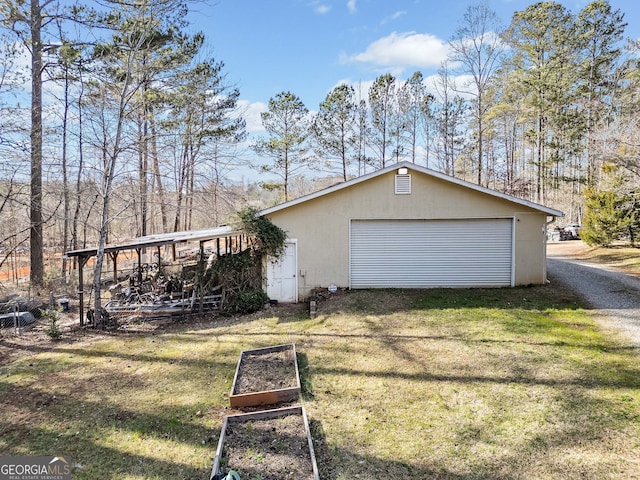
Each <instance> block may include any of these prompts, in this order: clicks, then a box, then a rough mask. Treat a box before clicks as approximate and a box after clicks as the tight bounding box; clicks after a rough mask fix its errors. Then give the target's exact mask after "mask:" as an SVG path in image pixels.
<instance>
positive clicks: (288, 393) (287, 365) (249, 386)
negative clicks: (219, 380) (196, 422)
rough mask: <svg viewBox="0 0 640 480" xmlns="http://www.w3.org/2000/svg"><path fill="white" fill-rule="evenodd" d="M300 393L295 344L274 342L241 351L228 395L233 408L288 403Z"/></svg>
mask: <svg viewBox="0 0 640 480" xmlns="http://www.w3.org/2000/svg"><path fill="white" fill-rule="evenodd" d="M299 396H300V374H299V372H298V360H297V358H296V347H295V345H294V344H292V343H291V344H286V345H276V346H273V347H266V348H260V349H256V350H245V351H243V352H242V353H241V354H240V360H239V361H238V366H237V367H236V374H235V377H234V379H233V385H232V387H231V394H230V395H229V403H230V404H231V406H232V407H234V408H238V407H254V406H258V405H272V404H276V403H280V402H291V401H294V400H296V399H298V397H299Z"/></svg>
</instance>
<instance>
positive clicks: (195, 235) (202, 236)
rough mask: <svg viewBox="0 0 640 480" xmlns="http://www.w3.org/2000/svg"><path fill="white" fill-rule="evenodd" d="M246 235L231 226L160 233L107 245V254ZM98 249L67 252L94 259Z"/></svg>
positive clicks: (71, 255)
mask: <svg viewBox="0 0 640 480" xmlns="http://www.w3.org/2000/svg"><path fill="white" fill-rule="evenodd" d="M241 233H244V232H243V231H242V230H241V229H238V228H233V227H230V226H222V227H215V228H205V229H203V230H187V231H184V232H170V233H158V234H155V235H146V236H144V237H138V238H132V239H131V240H128V241H126V242H123V243H118V244H114V245H107V246H106V247H105V249H104V251H105V252H107V253H108V252H119V251H120V250H137V249H139V248H150V247H160V246H163V245H172V244H176V243H184V242H204V241H207V240H215V239H216V238H223V237H228V236H231V235H238V234H241ZM97 251H98V249H97V248H84V249H80V250H72V251H69V252H66V253H65V255H66V256H68V257H92V256H94V255H96V253H97Z"/></svg>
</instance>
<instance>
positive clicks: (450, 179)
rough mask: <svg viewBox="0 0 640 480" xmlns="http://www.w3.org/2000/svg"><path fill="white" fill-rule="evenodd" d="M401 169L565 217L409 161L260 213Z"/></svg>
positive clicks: (554, 215)
mask: <svg viewBox="0 0 640 480" xmlns="http://www.w3.org/2000/svg"><path fill="white" fill-rule="evenodd" d="M399 168H407V169H409V170H413V171H416V172H420V173H423V174H425V175H429V176H431V177H434V178H437V179H439V180H444V181H445V182H450V183H453V184H454V185H459V186H462V187H466V188H470V189H471V190H476V191H478V192H482V193H485V194H487V195H491V196H493V197H496V198H500V199H502V200H507V201H509V202H512V203H516V204H519V205H523V206H525V207H528V208H532V209H534V210H538V211H539V212H542V213H546V214H547V215H550V216H553V217H564V213H562V212H561V211H560V210H555V209H553V208H549V207H545V206H544V205H539V204H537V203H533V202H529V201H528V200H522V199H521V198H517V197H514V196H511V195H507V194H506V193H501V192H498V191H496V190H491V189H490V188H486V187H483V186H481V185H476V184H475V183H470V182H466V181H464V180H461V179H459V178H455V177H451V176H449V175H445V174H444V173H440V172H436V171H435V170H431V169H430V168H426V167H421V166H420V165H416V164H415V163H411V162H407V161H404V162H399V163H395V164H393V165H389V166H388V167H385V168H381V169H380V170H376V171H375V172H371V173H368V174H366V175H362V176H361V177H356V178H354V179H351V180H349V181H347V182H342V183H339V184H337V185H333V186H331V187H329V188H325V189H323V190H319V191H317V192H314V193H310V194H309V195H304V196H302V197H299V198H296V199H294V200H289V201H288V202H284V203H281V204H279V205H275V206H273V207H270V208H265V209H264V210H262V211H260V215H269V214H271V213H275V212H278V211H280V210H284V209H285V208H289V207H293V206H294V205H299V204H301V203H304V202H308V201H309V200H313V199H314V198H319V197H323V196H325V195H329V194H330V193H333V192H337V191H338V190H342V189H344V188H349V187H351V186H353V185H357V184H358V183H361V182H366V181H367V180H370V179H372V178H375V177H379V176H380V175H385V174H387V173H389V172H392V171H394V170H397V169H399Z"/></svg>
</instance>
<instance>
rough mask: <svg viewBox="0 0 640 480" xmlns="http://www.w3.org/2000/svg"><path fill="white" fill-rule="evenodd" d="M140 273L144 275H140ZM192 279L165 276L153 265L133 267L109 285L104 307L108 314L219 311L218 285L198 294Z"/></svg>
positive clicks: (220, 289) (219, 292)
mask: <svg viewBox="0 0 640 480" xmlns="http://www.w3.org/2000/svg"><path fill="white" fill-rule="evenodd" d="M143 273H144V276H143ZM197 290H198V289H197V288H194V284H193V282H188V281H185V280H182V279H179V278H177V277H174V278H168V277H167V276H165V275H164V273H163V272H162V271H161V270H158V269H157V268H155V269H154V268H148V267H144V272H142V271H140V270H139V269H135V270H134V272H133V273H132V274H131V275H130V276H129V278H128V279H127V280H125V281H124V282H120V283H117V284H115V285H113V286H111V287H110V288H109V292H110V294H111V300H110V301H109V302H107V303H106V304H105V306H104V309H105V310H106V311H107V313H108V314H109V315H141V316H144V317H165V316H171V315H184V314H187V313H195V312H203V311H210V310H219V309H220V304H221V301H222V288H221V287H217V288H213V289H209V290H208V291H207V294H205V295H198V293H197Z"/></svg>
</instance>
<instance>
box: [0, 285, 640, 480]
mask: <svg viewBox="0 0 640 480" xmlns="http://www.w3.org/2000/svg"><path fill="white" fill-rule="evenodd" d="M320 313H321V314H320V315H319V316H318V317H317V318H315V319H308V318H306V316H305V312H304V310H303V307H302V306H300V307H295V308H283V307H279V308H275V309H273V310H271V311H268V312H262V313H260V314H256V315H253V316H250V317H244V318H238V319H217V320H210V321H201V322H200V323H193V322H191V323H187V324H184V325H182V326H178V327H173V328H171V329H156V330H155V331H153V330H152V331H145V332H142V333H135V332H130V333H119V334H117V335H115V336H99V335H93V334H91V335H89V334H87V336H85V337H83V338H81V339H80V340H78V341H76V342H71V343H59V344H56V346H55V347H54V348H52V349H49V348H46V349H44V350H42V351H38V349H39V348H40V347H38V346H37V345H34V346H33V347H32V349H33V353H32V354H31V355H29V356H20V357H17V358H14V359H13V360H12V361H11V362H9V363H6V364H5V365H3V366H2V367H0V401H1V402H2V407H1V410H0V451H2V452H3V453H4V454H16V455H17V454H34V455H35V454H56V455H67V456H70V457H72V459H73V461H74V463H77V464H78V466H77V467H76V469H75V471H74V478H75V479H95V478H103V479H114V480H115V479H165V478H166V479H196V478H198V479H205V478H208V472H209V470H210V468H211V464H212V460H213V455H214V452H215V447H216V444H217V440H218V435H219V429H220V426H221V423H222V418H223V416H224V415H226V414H228V413H231V411H230V410H229V409H228V408H227V407H226V406H227V405H228V393H229V390H230V388H231V382H232V380H233V374H234V369H235V365H236V362H237V360H238V355H239V353H240V351H242V350H247V349H253V348H260V347H264V346H268V345H277V344H282V343H289V342H295V343H296V348H297V350H298V351H299V352H300V354H301V356H302V358H301V360H302V361H301V362H300V365H301V366H302V367H304V366H305V365H307V364H308V369H303V374H304V375H303V376H304V378H303V383H304V386H305V390H306V391H305V395H304V400H303V402H304V404H305V406H306V408H307V411H308V413H309V416H310V419H311V423H312V430H313V434H314V442H315V448H316V455H317V460H318V463H319V469H320V474H321V478H323V479H344V480H346V479H353V478H360V479H387V478H405V479H416V480H417V479H425V478H446V479H462V478H475V479H496V478H497V479H500V478H503V479H506V478H509V479H519V478H522V479H525V478H526V479H529V478H537V479H557V478H563V479H571V478H575V479H578V478H580V479H585V478H587V479H606V478H612V479H613V478H616V479H626V478H639V477H640V460H639V459H640V364H639V362H638V352H637V351H636V350H634V349H633V348H632V347H631V346H630V345H629V344H627V343H625V342H624V340H622V339H620V338H611V337H607V336H605V334H604V333H602V332H601V331H600V330H599V328H598V327H597V325H595V324H594V323H593V321H592V320H591V319H589V317H588V316H587V315H586V313H585V312H584V311H583V310H581V308H580V305H579V304H578V303H577V300H576V298H574V297H573V295H572V294H571V293H570V292H565V291H560V290H558V289H557V287H554V288H551V287H535V288H522V289H521V288H517V289H498V290H432V291H376V292H367V291H362V292H352V293H348V294H342V295H337V296H335V297H334V298H333V299H331V300H328V301H326V302H323V303H322V304H321V305H320ZM147 330H148V329H147ZM7 342H8V340H5V347H7ZM21 348H25V345H22V347H21ZM243 480H244V479H243Z"/></svg>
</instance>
